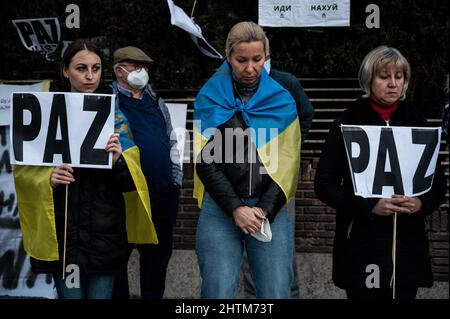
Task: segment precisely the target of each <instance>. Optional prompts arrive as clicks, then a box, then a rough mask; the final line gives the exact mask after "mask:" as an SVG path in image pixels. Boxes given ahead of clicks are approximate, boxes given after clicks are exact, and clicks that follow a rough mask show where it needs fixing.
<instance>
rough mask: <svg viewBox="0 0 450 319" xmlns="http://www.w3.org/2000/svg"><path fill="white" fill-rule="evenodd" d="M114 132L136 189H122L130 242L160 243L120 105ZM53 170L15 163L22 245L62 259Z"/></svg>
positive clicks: (45, 257)
mask: <svg viewBox="0 0 450 319" xmlns="http://www.w3.org/2000/svg"><path fill="white" fill-rule="evenodd" d="M115 132H116V133H118V134H119V135H120V143H121V144H122V156H123V157H124V159H125V161H126V163H127V166H128V169H129V171H130V173H131V176H132V178H133V181H134V184H135V186H136V190H135V191H133V192H128V193H123V196H124V198H125V206H126V228H127V236H128V242H129V243H135V244H157V243H158V238H157V235H156V230H155V227H154V225H153V221H152V214H151V208H150V196H149V193H148V188H147V182H146V179H145V176H144V174H143V173H142V170H141V165H140V155H139V148H138V147H137V146H136V145H135V144H134V142H133V139H132V135H131V131H130V128H129V123H128V120H127V118H126V117H125V115H124V114H123V113H122V112H121V111H120V109H119V108H116V110H115ZM52 171H53V167H46V166H28V165H16V166H15V167H14V183H15V187H16V193H17V205H18V208H19V214H20V218H19V220H20V227H21V229H22V236H23V245H24V248H25V251H26V252H27V253H28V254H29V255H30V256H32V257H33V258H36V259H39V260H45V261H55V260H59V259H60V256H59V253H58V240H57V237H56V225H55V210H54V205H53V188H52V187H51V185H50V176H51V174H52ZM69 201H70V198H69Z"/></svg>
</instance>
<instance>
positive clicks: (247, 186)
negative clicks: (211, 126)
mask: <svg viewBox="0 0 450 319" xmlns="http://www.w3.org/2000/svg"><path fill="white" fill-rule="evenodd" d="M236 128H238V130H235V129H236ZM246 128H247V126H246V125H245V122H244V119H243V118H242V114H241V113H240V112H236V114H235V115H234V116H233V117H232V118H231V119H230V120H228V121H227V122H226V123H224V124H222V125H221V126H219V127H218V130H217V131H216V134H215V135H214V136H213V138H212V139H211V140H210V141H209V142H208V144H210V143H217V144H214V146H215V147H210V146H211V145H208V144H207V145H206V146H205V147H204V148H203V150H202V152H201V153H200V156H201V159H198V161H197V164H196V170H197V174H198V176H199V178H200V180H201V181H202V183H203V184H204V185H205V189H206V191H207V192H208V193H209V194H210V195H211V197H212V198H213V199H214V200H215V201H216V203H217V204H218V205H219V206H220V207H221V208H222V209H223V210H224V211H225V213H226V214H228V215H229V216H232V213H233V211H234V210H235V209H236V208H238V207H240V206H245V204H244V203H243V202H242V200H241V198H260V200H259V202H258V203H257V204H256V205H255V206H257V207H261V208H263V209H264V210H265V211H267V212H268V215H267V218H268V219H269V222H273V220H274V219H275V216H276V214H277V213H278V212H279V210H280V209H281V208H282V207H283V205H284V204H285V203H286V197H285V196H284V193H283V191H282V189H281V188H280V187H279V186H278V185H277V184H276V183H275V182H274V181H273V180H272V179H271V177H270V176H269V175H268V174H261V170H264V166H263V164H262V163H261V162H260V159H259V157H258V156H257V155H256V154H257V152H256V150H255V145H254V144H252V143H248V136H244V130H245V129H246ZM226 129H229V130H230V131H231V132H234V133H235V134H236V137H235V138H234V139H233V148H232V152H229V150H227V147H226V145H225V144H226V142H227V139H226V138H225V137H226V135H228V133H226ZM236 140H239V141H244V143H236ZM217 141H219V142H217ZM249 145H251V147H252V148H253V149H252V151H251V152H250V151H249ZM214 151H219V152H220V154H214ZM225 153H226V154H225ZM255 156H256V158H254V157H255ZM207 158H220V159H221V161H220V163H216V162H212V163H210V162H209V161H205V159H207Z"/></svg>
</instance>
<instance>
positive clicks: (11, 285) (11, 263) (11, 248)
mask: <svg viewBox="0 0 450 319" xmlns="http://www.w3.org/2000/svg"><path fill="white" fill-rule="evenodd" d="M9 133H10V132H9V126H0V296H10V297H42V298H55V297H56V290H55V289H54V285H53V280H52V277H51V275H46V274H39V275H37V274H35V273H33V272H32V270H31V266H30V258H29V256H27V254H26V252H25V250H24V248H23V245H22V232H21V231H20V224H19V214H18V210H17V196H16V192H15V188H14V177H13V167H12V165H11V164H10V159H9V158H10V148H9V146H10V145H9V140H10V139H9Z"/></svg>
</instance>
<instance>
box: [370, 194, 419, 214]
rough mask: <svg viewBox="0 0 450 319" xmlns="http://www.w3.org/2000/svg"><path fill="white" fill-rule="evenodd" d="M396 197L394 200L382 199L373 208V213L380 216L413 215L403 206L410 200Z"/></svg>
mask: <svg viewBox="0 0 450 319" xmlns="http://www.w3.org/2000/svg"><path fill="white" fill-rule="evenodd" d="M394 196H395V197H392V198H380V200H379V201H378V202H377V203H376V205H375V206H374V207H373V209H372V213H374V214H376V215H379V216H389V215H392V214H394V213H406V214H411V210H410V209H408V208H406V207H405V206H403V205H405V204H406V203H407V202H408V198H406V197H403V196H396V195H394Z"/></svg>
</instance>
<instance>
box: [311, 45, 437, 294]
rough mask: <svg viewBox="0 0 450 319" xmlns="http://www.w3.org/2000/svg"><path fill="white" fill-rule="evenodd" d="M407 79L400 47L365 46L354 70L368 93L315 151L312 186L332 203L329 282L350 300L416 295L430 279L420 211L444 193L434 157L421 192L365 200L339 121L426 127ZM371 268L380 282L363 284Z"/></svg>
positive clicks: (432, 207)
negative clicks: (355, 183) (410, 98)
mask: <svg viewBox="0 0 450 319" xmlns="http://www.w3.org/2000/svg"><path fill="white" fill-rule="evenodd" d="M410 78H411V68H410V65H409V63H408V61H407V60H406V59H405V57H404V56H403V55H402V54H401V53H400V52H399V51H398V50H397V49H395V48H391V47H386V46H380V47H378V48H376V49H374V50H372V51H371V52H369V53H368V54H367V55H366V57H365V59H364V61H363V62H362V64H361V67H360V70H359V82H360V86H361V88H362V89H363V90H364V92H365V95H364V96H363V97H362V98H359V99H358V100H356V101H355V102H354V103H353V104H352V105H351V106H350V107H349V108H348V109H347V110H345V111H344V113H343V114H342V115H341V117H340V118H339V119H337V120H336V121H335V122H334V123H333V125H332V127H331V129H330V132H329V134H328V137H327V140H326V143H325V146H324V148H323V150H322V154H321V156H320V161H319V164H318V167H317V172H316V177H315V192H316V194H317V197H318V198H319V199H320V200H321V201H322V202H324V203H325V204H327V205H329V206H331V207H333V208H334V209H336V234H335V238H334V248H333V281H334V284H335V285H336V286H338V287H340V288H342V289H345V290H346V292H347V297H348V298H349V299H392V298H393V296H394V292H395V298H396V299H414V298H415V296H416V293H417V289H418V287H431V285H432V284H433V276H432V272H431V263H430V255H429V247H428V246H429V243H428V238H427V235H426V233H425V217H426V216H427V215H429V214H431V213H432V212H433V211H434V210H436V209H437V208H438V207H439V204H440V203H441V201H442V199H443V198H444V195H445V180H444V178H443V173H442V170H441V169H440V166H439V161H438V164H437V167H436V171H435V174H434V179H433V184H432V187H431V189H430V190H429V191H428V192H426V193H424V194H422V195H419V196H412V197H410V196H403V195H402V194H395V195H393V196H392V197H391V198H363V197H360V196H357V195H355V194H354V189H353V185H352V177H351V175H350V170H349V165H348V163H347V155H346V151H345V147H344V141H343V137H342V134H341V124H348V125H376V126H407V127H421V126H427V123H426V120H425V119H424V118H423V117H422V116H421V115H420V114H418V113H417V112H416V111H415V109H414V108H413V107H412V106H411V105H410V104H408V103H406V102H405V101H404V100H405V95H406V91H407V88H408V84H409V81H410ZM414 156H415V155H414ZM394 225H396V227H397V228H396V229H398V231H397V232H395V234H396V236H395V240H394V239H393V238H394V232H393V229H394ZM393 242H395V243H396V251H395V252H393ZM393 254H394V255H393ZM393 256H395V257H396V259H395V258H393ZM394 261H395V264H394ZM394 266H395V267H394ZM375 267H378V269H379V272H377V273H376V274H375V275H379V276H378V278H377V279H378V280H376V282H378V283H379V287H372V286H371V285H368V284H367V282H368V279H369V281H370V280H371V278H370V276H369V275H371V274H372V271H373V270H369V269H377V268H375ZM394 269H395V271H394ZM394 274H395V277H394ZM375 275H374V276H375ZM394 280H395V286H394V285H391V282H392V283H393V282H394ZM394 287H395V291H393V288H394Z"/></svg>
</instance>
